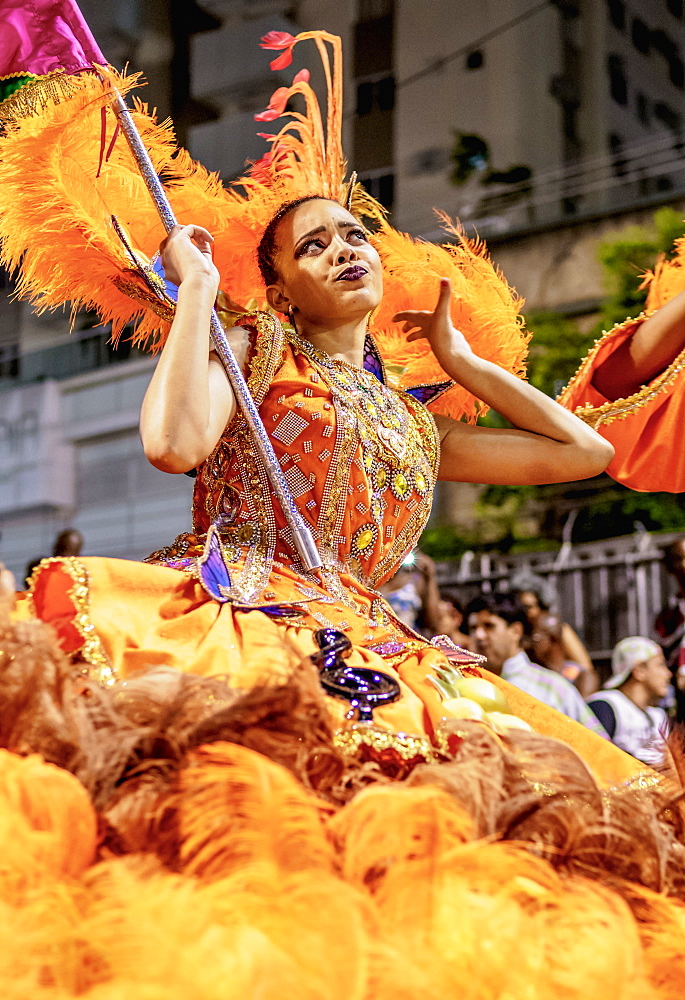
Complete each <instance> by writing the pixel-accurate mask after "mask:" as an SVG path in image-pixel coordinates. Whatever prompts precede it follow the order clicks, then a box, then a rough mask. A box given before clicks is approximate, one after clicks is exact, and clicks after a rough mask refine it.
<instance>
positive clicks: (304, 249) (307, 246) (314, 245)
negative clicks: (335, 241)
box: [297, 240, 323, 257]
mask: <svg viewBox="0 0 685 1000" xmlns="http://www.w3.org/2000/svg"><path fill="white" fill-rule="evenodd" d="M322 248H323V242H322V240H307V242H306V243H303V244H302V246H301V247H300V249H299V251H298V254H297V256H298V257H301V256H302V255H303V254H306V253H308V252H309V250H311V249H317V250H321V249H322Z"/></svg>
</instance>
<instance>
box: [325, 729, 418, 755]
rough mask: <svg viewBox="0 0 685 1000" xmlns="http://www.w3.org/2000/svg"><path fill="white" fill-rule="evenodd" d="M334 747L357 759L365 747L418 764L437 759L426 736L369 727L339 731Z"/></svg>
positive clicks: (380, 753)
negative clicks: (389, 752)
mask: <svg viewBox="0 0 685 1000" xmlns="http://www.w3.org/2000/svg"><path fill="white" fill-rule="evenodd" d="M333 746H334V747H336V749H338V750H340V751H341V752H342V753H343V754H345V755H346V756H350V757H356V756H357V755H358V754H359V751H360V750H361V749H362V748H363V747H369V748H370V749H371V750H373V751H374V752H375V754H377V755H378V756H381V755H383V754H386V753H387V752H388V751H394V753H396V754H397V755H398V756H399V757H400V758H401V759H402V760H403V761H416V762H417V763H418V760H423V761H425V762H426V763H430V762H431V761H433V760H434V759H435V757H436V753H435V750H434V749H433V747H432V746H431V743H430V741H429V740H427V739H426V737H425V736H416V735H413V734H412V733H401V732H400V733H393V732H390V731H389V730H384V729H377V728H376V727H375V726H369V725H353V726H350V727H349V729H339V730H338V731H337V733H336V734H335V735H334V737H333ZM417 758H418V760H417Z"/></svg>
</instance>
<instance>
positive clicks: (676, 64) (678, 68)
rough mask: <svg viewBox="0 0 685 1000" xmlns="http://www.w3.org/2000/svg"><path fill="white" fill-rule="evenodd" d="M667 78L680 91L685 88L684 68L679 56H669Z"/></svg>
mask: <svg viewBox="0 0 685 1000" xmlns="http://www.w3.org/2000/svg"><path fill="white" fill-rule="evenodd" d="M668 78H669V80H670V81H671V83H672V84H673V85H674V86H675V87H678V88H679V89H680V90H682V89H683V88H684V87H685V67H684V66H683V60H682V59H681V58H680V56H671V58H670V59H669V60H668Z"/></svg>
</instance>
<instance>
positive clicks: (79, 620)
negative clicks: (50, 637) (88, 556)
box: [27, 556, 117, 687]
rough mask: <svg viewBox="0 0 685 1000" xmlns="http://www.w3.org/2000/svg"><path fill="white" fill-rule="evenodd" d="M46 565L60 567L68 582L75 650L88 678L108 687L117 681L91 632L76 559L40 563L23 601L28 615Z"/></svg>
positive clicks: (84, 578)
mask: <svg viewBox="0 0 685 1000" xmlns="http://www.w3.org/2000/svg"><path fill="white" fill-rule="evenodd" d="M49 563H61V565H62V567H63V569H64V571H65V573H66V574H67V576H69V577H70V579H71V581H72V587H71V589H70V591H69V599H70V600H71V601H72V602H73V604H74V607H75V608H76V614H75V615H74V618H73V619H72V621H73V625H74V627H75V628H76V631H77V632H78V633H79V635H80V636H81V637H82V639H83V645H82V646H81V648H80V649H79V653H80V655H81V656H82V657H83V659H84V660H85V661H86V663H89V664H90V665H91V667H92V668H93V669H92V671H90V673H91V676H94V677H95V678H96V680H98V681H99V683H100V684H102V685H103V686H105V687H109V686H110V685H112V684H114V683H115V682H116V681H117V675H116V671H115V670H114V667H113V666H112V664H111V663H110V661H109V658H108V657H107V654H106V653H105V650H104V648H103V646H102V643H101V641H100V637H99V636H98V634H97V632H96V631H95V626H94V625H93V623H92V621H91V620H90V590H89V587H88V584H89V580H88V570H87V569H86V567H85V565H84V564H83V563H82V562H81V561H80V559H75V558H74V557H73V556H52V557H51V558H49V559H42V560H41V562H40V563H39V564H38V566H36V568H35V569H34V571H33V573H32V574H31V577H30V579H29V585H28V598H27V599H28V601H29V607H30V609H31V613H32V614H34V615H35V606H34V603H33V590H34V587H35V584H36V581H37V579H38V576H39V575H40V572H41V567H44V566H46V565H47V564H49Z"/></svg>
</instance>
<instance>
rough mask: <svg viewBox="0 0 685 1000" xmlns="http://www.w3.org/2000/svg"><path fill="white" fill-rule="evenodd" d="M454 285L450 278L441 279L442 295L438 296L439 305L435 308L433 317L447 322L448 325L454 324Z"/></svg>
mask: <svg viewBox="0 0 685 1000" xmlns="http://www.w3.org/2000/svg"><path fill="white" fill-rule="evenodd" d="M451 305H452V284H451V282H450V279H449V278H441V279H440V293H439V295H438V303H437V305H436V307H435V311H434V313H433V315H434V316H435V318H436V319H437V320H442V321H446V322H447V323H451V322H452V313H451V308H450V307H451Z"/></svg>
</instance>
